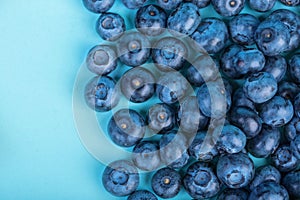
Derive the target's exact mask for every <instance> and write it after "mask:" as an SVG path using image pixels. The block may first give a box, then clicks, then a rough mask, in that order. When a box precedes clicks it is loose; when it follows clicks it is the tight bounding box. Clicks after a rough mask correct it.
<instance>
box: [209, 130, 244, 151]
mask: <svg viewBox="0 0 300 200" xmlns="http://www.w3.org/2000/svg"><path fill="white" fill-rule="evenodd" d="M213 140H215V141H216V143H215V144H216V147H217V149H218V151H219V153H220V154H223V153H229V154H233V153H238V152H240V151H242V150H243V149H244V148H245V146H246V140H247V138H246V135H245V134H244V133H243V131H241V130H240V129H239V128H238V127H236V126H233V125H225V126H220V127H216V128H215V129H214V131H213Z"/></svg>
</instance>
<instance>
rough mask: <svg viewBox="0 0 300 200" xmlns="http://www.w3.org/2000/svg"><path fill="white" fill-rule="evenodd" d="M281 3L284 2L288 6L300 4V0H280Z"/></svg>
mask: <svg viewBox="0 0 300 200" xmlns="http://www.w3.org/2000/svg"><path fill="white" fill-rule="evenodd" d="M280 2H281V3H283V4H284V5H286V6H298V5H300V1H299V0H280Z"/></svg>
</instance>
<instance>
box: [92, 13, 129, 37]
mask: <svg viewBox="0 0 300 200" xmlns="http://www.w3.org/2000/svg"><path fill="white" fill-rule="evenodd" d="M125 30H126V25H125V21H124V19H123V17H121V16H120V15H119V14H117V13H103V14H102V15H100V17H99V18H98V20H97V23H96V31H97V33H98V34H99V36H100V37H101V38H102V39H103V40H107V41H115V40H117V39H118V38H120V37H121V36H122V35H123V34H124V32H125Z"/></svg>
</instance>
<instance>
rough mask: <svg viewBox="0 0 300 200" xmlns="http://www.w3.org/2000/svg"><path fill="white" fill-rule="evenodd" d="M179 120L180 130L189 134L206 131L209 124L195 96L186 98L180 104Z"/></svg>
mask: <svg viewBox="0 0 300 200" xmlns="http://www.w3.org/2000/svg"><path fill="white" fill-rule="evenodd" d="M177 120H178V122H179V127H180V130H182V131H184V132H186V133H189V134H193V133H196V132H197V131H198V130H203V129H205V127H206V125H207V123H208V118H207V117H206V116H205V115H203V114H202V112H201V111H200V109H199V105H198V101H197V97H195V96H190V97H186V98H185V99H184V100H183V101H182V102H181V103H180V109H179V111H178V119H177Z"/></svg>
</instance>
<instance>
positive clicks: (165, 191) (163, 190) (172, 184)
mask: <svg viewBox="0 0 300 200" xmlns="http://www.w3.org/2000/svg"><path fill="white" fill-rule="evenodd" d="M151 186H152V189H153V191H154V193H155V194H156V195H157V196H159V197H161V198H164V199H167V198H173V197H175V196H176V195H177V194H178V193H179V191H180V187H181V176H180V174H179V173H178V172H177V171H175V170H174V169H171V168H162V169H160V170H158V171H157V172H155V174H154V175H153V176H152V179H151Z"/></svg>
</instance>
